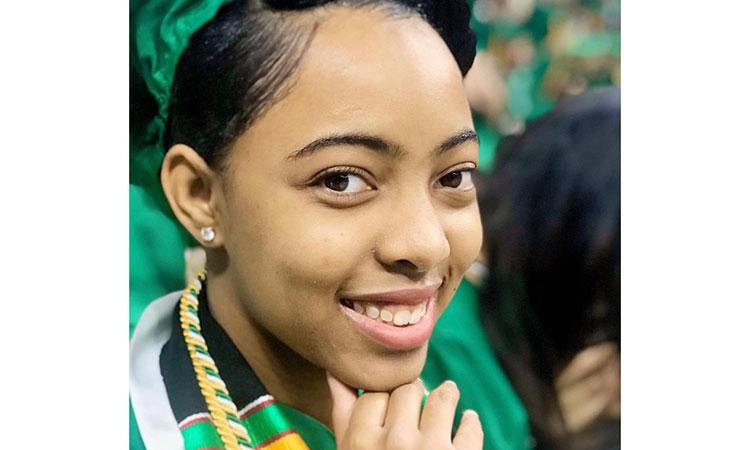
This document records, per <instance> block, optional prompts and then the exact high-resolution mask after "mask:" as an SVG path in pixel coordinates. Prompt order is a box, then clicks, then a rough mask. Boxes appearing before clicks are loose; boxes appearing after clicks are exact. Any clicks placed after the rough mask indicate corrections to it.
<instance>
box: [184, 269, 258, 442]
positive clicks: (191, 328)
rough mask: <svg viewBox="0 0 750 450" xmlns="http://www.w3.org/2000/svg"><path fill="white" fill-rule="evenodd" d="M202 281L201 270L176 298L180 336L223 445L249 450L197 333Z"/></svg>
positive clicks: (243, 430)
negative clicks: (177, 300) (178, 304)
mask: <svg viewBox="0 0 750 450" xmlns="http://www.w3.org/2000/svg"><path fill="white" fill-rule="evenodd" d="M205 280H206V272H205V270H202V271H201V272H200V273H198V276H197V277H196V279H195V281H193V282H192V283H190V284H188V286H187V287H186V288H185V290H184V291H183V293H182V297H180V326H181V328H182V335H183V337H184V338H185V343H186V344H187V347H188V352H189V353H190V360H191V361H192V364H193V369H194V370H195V376H196V378H197V379H198V386H199V387H200V391H201V394H203V398H204V399H205V400H206V405H207V406H208V411H209V413H210V414H211V421H212V422H213V424H214V427H216V432H217V433H218V434H219V437H220V438H221V442H222V443H223V444H224V447H225V448H226V449H227V450H252V444H251V443H250V437H249V436H248V433H247V430H246V429H245V426H244V425H243V424H242V422H241V421H240V418H239V413H238V412H237V406H236V405H235V404H234V401H233V400H232V398H231V397H230V396H229V392H228V391H227V387H226V385H225V384H224V381H223V380H222V379H221V376H220V375H219V369H218V368H217V367H216V363H215V362H214V360H213V358H211V355H210V354H209V353H208V347H207V346H206V340H205V339H204V338H203V336H202V335H201V324H200V320H199V319H198V295H199V293H200V290H201V288H202V287H203V282H204V281H205Z"/></svg>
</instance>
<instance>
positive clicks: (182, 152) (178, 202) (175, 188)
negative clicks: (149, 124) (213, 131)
mask: <svg viewBox="0 0 750 450" xmlns="http://www.w3.org/2000/svg"><path fill="white" fill-rule="evenodd" d="M161 185H162V189H164V195H165V196H166V197H167V201H168V202H169V206H171V207H172V211H173V212H174V215H175V216H176V217H177V220H179V221H180V223H181V224H182V226H183V227H185V229H186V230H187V231H188V232H189V233H190V234H191V235H192V236H193V237H194V238H195V239H196V240H198V242H200V243H201V245H203V246H204V247H207V248H216V247H221V246H222V245H223V236H222V233H221V227H220V224H219V220H218V218H219V214H218V211H217V204H218V199H219V197H220V196H221V186H220V182H219V180H218V177H217V175H216V173H215V172H214V171H213V169H211V168H210V167H209V166H208V164H206V161H204V160H203V158H202V157H201V156H200V155H199V154H198V152H196V151H195V150H194V149H192V148H191V147H188V146H187V145H184V144H177V145H174V146H173V147H172V148H170V149H169V151H168V152H167V154H166V156H165V157H164V162H163V163H162V166H161ZM204 227H212V228H213V229H214V232H215V237H214V239H213V240H212V241H211V242H207V241H206V240H204V239H203V238H202V236H201V229H203V228H204Z"/></svg>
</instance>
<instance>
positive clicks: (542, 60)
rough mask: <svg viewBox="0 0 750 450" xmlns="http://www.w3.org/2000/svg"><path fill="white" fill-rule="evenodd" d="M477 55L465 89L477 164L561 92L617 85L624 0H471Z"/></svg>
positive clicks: (487, 163) (489, 159)
mask: <svg viewBox="0 0 750 450" xmlns="http://www.w3.org/2000/svg"><path fill="white" fill-rule="evenodd" d="M470 3H471V7H472V13H473V19H472V27H473V28H474V30H475V31H476V33H477V41H478V42H477V50H478V52H477V58H476V60H475V62H474V66H473V67H472V69H471V71H470V72H469V74H468V75H467V77H466V89H467V94H468V97H469V101H470V103H471V106H472V108H473V110H474V114H475V117H474V118H475V125H476V127H477V132H478V133H479V134H480V138H481V148H480V169H484V170H487V169H489V168H490V167H491V166H492V163H493V161H494V160H495V156H496V149H498V148H499V149H500V151H502V148H503V146H502V141H503V139H504V138H505V137H507V136H510V135H514V134H518V133H520V132H521V131H523V130H524V128H525V126H526V123H527V122H528V121H529V120H532V119H534V118H537V117H539V116H541V115H542V114H544V113H545V112H548V111H549V110H551V109H552V108H553V107H554V106H555V104H556V103H557V102H558V101H559V100H560V99H561V98H563V97H565V96H570V95H575V94H580V93H581V92H583V91H585V90H587V89H589V88H591V87H594V86H602V85H616V86H619V84H620V2H619V0H474V1H472V2H470Z"/></svg>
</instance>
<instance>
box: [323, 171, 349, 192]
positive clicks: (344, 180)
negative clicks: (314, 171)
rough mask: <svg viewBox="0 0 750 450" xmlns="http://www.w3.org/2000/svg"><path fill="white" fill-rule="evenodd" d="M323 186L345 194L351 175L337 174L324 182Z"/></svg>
mask: <svg viewBox="0 0 750 450" xmlns="http://www.w3.org/2000/svg"><path fill="white" fill-rule="evenodd" d="M323 184H325V186H326V187H327V188H328V189H330V190H332V191H337V192H343V191H345V190H346V188H347V186H349V175H347V174H343V173H336V174H333V175H331V176H329V177H326V178H325V180H323Z"/></svg>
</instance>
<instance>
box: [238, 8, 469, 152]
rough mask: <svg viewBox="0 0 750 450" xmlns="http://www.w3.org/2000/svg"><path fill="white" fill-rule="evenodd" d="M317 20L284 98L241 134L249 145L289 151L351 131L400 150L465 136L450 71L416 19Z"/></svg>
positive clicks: (465, 118)
mask: <svg viewBox="0 0 750 450" xmlns="http://www.w3.org/2000/svg"><path fill="white" fill-rule="evenodd" d="M323 13H324V16H323V19H322V20H321V21H320V23H319V25H318V27H317V29H316V30H315V34H314V36H313V38H312V40H311V42H310V44H309V47H308V48H307V50H306V52H305V54H304V56H303V58H302V60H301V62H300V65H299V67H298V69H297V71H296V73H295V75H294V77H293V78H294V79H293V81H292V84H291V88H290V89H289V91H288V93H287V94H286V95H285V96H284V97H282V98H281V100H280V101H278V102H277V103H276V104H275V105H273V106H272V107H271V108H270V109H269V110H268V111H267V113H266V114H264V115H263V116H262V117H261V118H260V119H259V120H258V121H257V122H256V123H255V125H254V126H253V127H251V129H250V130H248V134H250V135H251V136H252V137H253V141H254V143H255V144H258V143H259V142H258V141H259V140H261V141H266V142H265V144H266V145H269V144H270V145H277V144H279V143H281V142H282V141H283V142H284V143H285V144H287V145H285V146H286V147H287V148H288V149H289V150H291V149H293V148H295V147H301V146H303V145H305V144H307V143H308V142H309V141H311V140H313V139H316V138H319V137H321V134H331V133H347V132H352V131H358V132H367V133H374V134H379V135H382V136H385V137H388V138H389V139H393V140H395V141H398V142H401V143H402V144H403V145H405V146H407V147H408V145H409V142H408V141H409V139H415V137H417V136H420V137H421V138H422V139H424V138H428V137H429V136H435V140H436V141H437V140H440V139H444V138H445V137H446V133H448V134H449V133H453V132H456V131H458V130H461V129H465V128H472V124H471V114H470V112H469V107H468V103H467V101H466V97H465V94H464V90H463V84H462V76H461V72H460V70H459V68H458V65H457V64H456V62H455V60H454V59H453V56H452V54H451V53H450V50H449V49H448V47H447V46H446V45H445V43H444V41H443V40H442V39H441V38H440V36H439V35H438V34H437V32H436V31H435V30H433V29H432V27H431V26H430V25H429V24H428V23H427V22H425V21H424V20H423V19H422V18H421V17H419V16H417V15H414V16H411V17H394V16H392V15H389V14H388V13H386V12H384V11H383V10H381V9H378V8H347V7H331V8H328V9H326V10H325V11H324V12H323ZM280 133H283V139H282V140H281V141H279V140H275V138H282V136H281V135H280ZM438 135H439V136H438ZM242 140H243V139H242V138H241V139H240V143H241V141H242ZM435 143H437V142H435ZM430 144H434V143H430Z"/></svg>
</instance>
